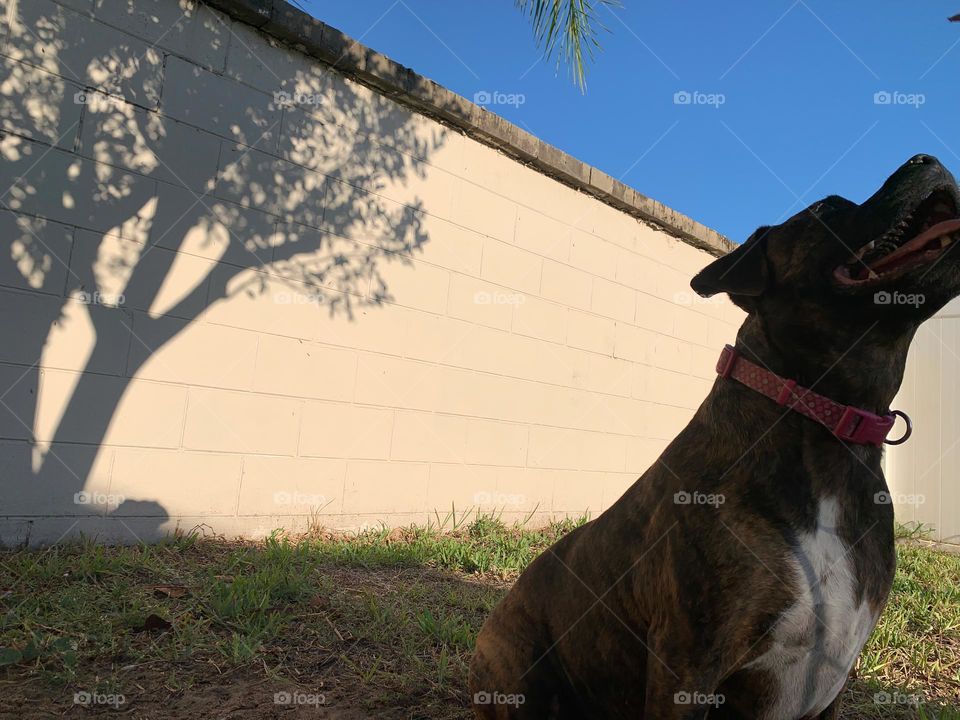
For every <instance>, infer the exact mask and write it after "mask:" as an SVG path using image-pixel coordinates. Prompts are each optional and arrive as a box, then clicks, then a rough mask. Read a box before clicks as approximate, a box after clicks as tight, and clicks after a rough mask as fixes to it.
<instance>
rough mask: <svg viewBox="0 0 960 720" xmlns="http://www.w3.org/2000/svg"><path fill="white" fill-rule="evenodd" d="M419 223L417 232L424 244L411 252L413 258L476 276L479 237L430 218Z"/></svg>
mask: <svg viewBox="0 0 960 720" xmlns="http://www.w3.org/2000/svg"><path fill="white" fill-rule="evenodd" d="M421 220H422V222H421V224H420V230H421V231H422V232H423V233H424V236H425V238H426V241H425V242H424V243H423V244H422V245H421V246H420V247H419V248H418V249H417V250H415V251H413V252H412V253H411V254H412V255H413V257H415V258H420V259H422V260H426V261H427V262H429V263H431V264H433V265H439V266H440V267H443V268H446V269H448V270H453V271H454V272H458V273H463V274H464V275H470V276H471V277H480V261H481V258H482V256H483V241H484V238H483V236H482V235H479V234H477V233H475V232H473V231H471V230H467V229H466V228H463V227H460V226H459V225H454V224H453V223H451V222H447V221H446V220H441V219H440V218H438V217H434V216H433V215H424V216H422V218H421Z"/></svg>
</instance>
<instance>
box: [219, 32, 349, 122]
mask: <svg viewBox="0 0 960 720" xmlns="http://www.w3.org/2000/svg"><path fill="white" fill-rule="evenodd" d="M231 32H232V33H233V38H232V42H231V43H230V49H229V52H228V53H227V64H226V71H225V74H226V75H228V76H229V77H232V78H233V79H234V80H238V81H240V82H242V83H245V84H247V85H252V86H253V87H255V88H257V89H258V90H262V91H264V92H267V93H271V94H272V93H274V92H287V93H290V96H291V100H292V101H293V102H294V105H296V102H295V99H294V96H295V94H297V93H301V94H303V95H304V96H305V97H303V98H302V100H304V101H306V100H307V99H308V97H306V96H309V98H310V99H316V100H317V101H318V102H319V101H320V98H323V99H327V97H328V96H326V91H327V89H328V88H329V87H330V85H331V82H332V81H331V80H330V77H331V76H332V73H330V72H329V70H327V66H326V65H323V64H322V63H320V62H319V61H317V60H316V59H314V58H312V57H310V56H308V55H305V54H303V53H300V52H291V50H290V47H289V46H287V45H283V44H281V43H280V42H278V41H277V40H275V39H274V38H272V37H270V36H268V35H265V34H263V32H260V31H258V30H256V29H254V28H251V27H248V26H247V25H245V24H244V23H242V22H235V23H233V24H232V26H231ZM330 97H332V96H330Z"/></svg>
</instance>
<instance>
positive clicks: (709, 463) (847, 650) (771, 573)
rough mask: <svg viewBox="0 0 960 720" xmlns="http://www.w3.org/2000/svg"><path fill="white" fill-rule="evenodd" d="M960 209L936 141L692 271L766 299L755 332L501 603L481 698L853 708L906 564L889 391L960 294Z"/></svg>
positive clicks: (496, 702)
mask: <svg viewBox="0 0 960 720" xmlns="http://www.w3.org/2000/svg"><path fill="white" fill-rule="evenodd" d="M958 210H960V190H958V188H957V184H956V181H955V180H954V178H953V176H952V175H951V174H950V173H949V172H948V171H947V170H946V169H945V168H944V167H943V165H941V163H940V162H939V161H938V160H937V159H936V158H934V157H932V156H929V155H917V156H916V157H914V158H912V159H910V160H909V161H908V162H907V163H905V164H904V165H903V166H902V167H900V168H899V169H898V170H897V171H896V172H895V173H894V174H893V175H892V176H890V178H889V179H888V180H887V181H886V182H885V183H884V184H883V186H882V187H881V188H880V189H879V190H878V191H877V192H876V193H875V194H874V195H873V196H872V197H870V198H869V199H868V200H866V201H865V202H863V203H862V204H859V205H858V204H857V203H854V202H851V201H850V200H846V199H844V198H842V197H839V196H829V197H826V198H824V199H823V200H821V201H819V202H816V203H814V204H813V205H811V206H810V207H808V208H806V209H805V210H803V211H802V212H800V213H798V214H797V215H795V216H794V217H792V218H790V219H789V220H787V221H786V222H784V223H782V224H780V225H776V226H773V227H761V228H760V229H759V230H757V231H756V232H755V233H754V234H753V235H751V236H750V238H749V239H748V240H747V241H746V242H744V243H743V244H742V245H740V246H739V247H737V248H736V249H735V250H733V251H732V252H730V253H729V254H727V255H725V256H723V257H721V258H719V259H717V260H715V261H714V262H713V263H711V264H710V265H708V266H707V267H706V268H705V269H703V270H702V271H701V272H700V273H699V274H698V275H696V276H695V277H694V278H693V280H692V282H691V286H692V288H693V289H694V290H695V291H696V292H697V293H699V294H700V295H702V296H705V297H709V296H712V295H714V294H716V293H727V294H728V296H729V297H730V299H731V300H732V301H733V302H734V303H736V305H738V306H739V307H741V308H742V309H743V310H744V311H745V312H746V313H747V316H746V320H745V321H744V323H743V325H742V326H741V327H740V329H739V332H738V334H737V340H736V346H735V347H727V348H726V349H724V350H723V352H722V354H721V357H720V361H719V362H718V367H717V370H718V377H717V379H716V381H715V382H714V385H713V387H712V388H711V390H710V393H709V394H708V396H707V398H706V400H704V402H703V404H702V405H701V406H700V408H699V409H698V410H697V411H696V413H695V414H694V416H693V419H692V420H691V421H690V423H689V424H688V425H687V426H686V427H685V428H684V429H683V430H682V431H681V432H680V434H679V435H678V436H677V437H676V438H675V439H674V440H673V441H672V442H671V443H670V444H669V446H668V447H667V448H666V450H664V452H663V454H662V455H661V456H660V458H659V459H658V460H657V461H656V462H655V463H654V464H653V466H652V467H651V468H650V469H649V470H647V471H646V472H645V473H644V474H643V475H642V476H641V477H640V479H639V480H637V481H636V483H634V484H633V485H632V486H631V487H630V488H629V489H628V490H627V491H626V492H625V493H624V495H623V496H622V497H621V498H620V499H619V500H618V501H617V502H616V503H614V504H613V505H612V506H611V507H610V508H608V509H607V510H606V511H605V512H604V513H602V514H601V515H600V516H599V517H597V518H596V519H594V520H593V521H591V522H588V523H586V524H584V525H582V526H581V527H579V528H577V529H576V530H574V531H573V532H570V533H569V534H567V535H566V536H564V537H563V538H561V539H560V540H559V541H558V542H557V543H556V544H554V545H553V546H552V547H550V548H549V549H548V550H547V551H546V552H544V553H543V554H541V555H540V556H539V557H538V558H537V559H536V560H534V562H533V563H531V564H530V566H529V567H528V568H527V569H526V570H525V571H524V572H523V573H522V575H521V576H520V577H519V579H518V580H517V582H516V583H515V585H514V586H513V588H512V589H511V590H510V592H509V593H508V594H507V595H506V597H505V598H504V599H503V600H502V601H501V602H500V604H499V605H498V606H497V607H496V608H495V609H494V610H493V611H492V613H491V614H490V616H489V617H488V618H487V620H486V622H485V624H484V625H483V628H482V630H481V632H480V634H479V636H478V638H477V642H476V648H475V652H474V655H473V659H472V662H471V667H470V682H469V685H470V692H471V693H472V695H473V704H474V712H475V715H476V717H477V718H481V719H486V718H518V719H526V718H537V719H538V720H542V719H543V718H555V719H558V720H569V719H572V718H630V719H631V720H636V719H637V718H647V719H649V720H681V719H683V720H702V719H703V718H707V717H709V718H710V719H711V720H715V719H717V718H720V719H726V720H734V719H737V718H758V719H759V720H799V719H801V718H802V719H805V720H808V719H813V718H819V719H820V720H826V719H831V718H836V717H837V713H838V703H839V700H838V698H839V696H840V694H841V692H842V690H843V688H844V685H845V682H846V680H847V677H848V675H849V672H850V670H851V668H852V667H853V665H854V662H855V661H856V658H857V656H858V655H859V653H860V650H861V649H862V647H863V645H864V643H865V642H866V640H867V638H868V636H869V635H870V633H871V632H872V630H873V628H874V627H875V625H876V623H877V620H878V618H879V617H880V613H881V611H882V610H883V607H884V605H885V603H886V600H887V596H888V593H889V592H890V587H891V584H892V582H893V577H894V570H895V566H896V553H895V547H894V518H893V508H892V506H891V504H890V501H889V494H888V492H889V491H888V488H887V484H886V480H885V479H884V475H883V471H882V469H881V447H882V443H883V442H884V440H885V439H887V441H888V442H896V441H897V436H903V435H905V434H907V433H908V432H909V430H905V429H904V428H903V422H902V421H901V420H900V419H899V418H898V415H902V413H896V411H894V413H891V411H890V409H889V405H890V403H891V401H892V400H893V398H894V396H895V395H896V392H897V390H898V388H899V386H900V383H901V380H902V378H903V371H904V364H905V362H906V357H907V349H908V348H909V345H910V342H911V340H912V338H913V336H914V333H915V332H916V330H917V327H918V326H919V325H920V323H922V322H923V321H924V320H926V319H927V318H929V317H930V316H932V315H933V314H934V313H935V312H936V311H937V310H938V309H939V308H941V307H942V306H943V305H945V304H946V303H947V302H948V301H949V300H951V299H952V298H953V297H955V296H956V295H958V294H960V253H958V252H956V251H953V244H952V243H953V240H954V239H958V240H960V219H958V215H960V212H958ZM904 298H906V299H907V300H908V301H903V302H902V301H901V300H903V299H904ZM911 298H912V301H910V299H911ZM719 351H720V349H719V348H718V354H720V353H719ZM903 417H904V419H906V420H908V418H906V417H905V416H903ZM895 422H896V425H895V426H894V423H895Z"/></svg>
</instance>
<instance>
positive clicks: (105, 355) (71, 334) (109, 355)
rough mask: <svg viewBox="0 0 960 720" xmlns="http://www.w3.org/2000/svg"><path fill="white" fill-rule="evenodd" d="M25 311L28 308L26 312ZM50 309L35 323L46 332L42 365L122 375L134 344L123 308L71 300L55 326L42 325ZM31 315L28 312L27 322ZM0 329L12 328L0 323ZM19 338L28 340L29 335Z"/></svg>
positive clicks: (66, 302)
mask: <svg viewBox="0 0 960 720" xmlns="http://www.w3.org/2000/svg"><path fill="white" fill-rule="evenodd" d="M24 310H25V311H26V308H24ZM48 312H49V308H44V309H43V311H42V316H41V317H37V316H36V315H33V319H34V320H35V321H36V322H38V323H40V327H41V328H46V330H47V336H46V339H45V341H44V344H43V354H42V356H41V361H40V362H41V365H42V366H43V367H46V368H57V369H60V370H73V371H76V372H81V371H82V372H95V373H106V374H109V375H122V374H123V373H124V369H125V366H126V361H127V352H128V348H129V346H130V342H131V331H130V325H131V319H130V313H129V312H127V311H125V310H123V309H122V308H114V307H104V306H101V305H96V304H91V303H89V302H78V301H76V300H73V299H70V300H67V301H65V302H63V304H62V305H61V307H60V312H59V316H58V317H57V318H56V320H55V321H54V322H52V323H50V322H49V320H48V322H47V324H46V325H44V324H43V320H44V319H45V318H49V317H50V316H49V315H48V314H47V313H48ZM29 317H30V314H28V313H26V312H25V315H24V318H25V319H26V318H29ZM0 327H3V328H4V329H5V331H6V328H10V327H11V325H9V324H4V323H3V322H2V320H0ZM17 337H24V338H25V337H29V335H28V334H27V333H24V334H23V335H18V336H17Z"/></svg>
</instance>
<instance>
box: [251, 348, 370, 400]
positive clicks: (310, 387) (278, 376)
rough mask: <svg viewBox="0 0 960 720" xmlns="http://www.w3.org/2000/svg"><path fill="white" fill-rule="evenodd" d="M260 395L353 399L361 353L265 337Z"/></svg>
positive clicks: (256, 380)
mask: <svg viewBox="0 0 960 720" xmlns="http://www.w3.org/2000/svg"><path fill="white" fill-rule="evenodd" d="M256 358H257V362H256V370H255V372H254V374H253V389H254V391H256V392H264V393H275V394H278V395H291V396H294V397H303V398H316V399H323V400H339V401H342V402H350V401H351V400H353V389H354V381H355V380H356V374H357V354H356V352H353V351H352V350H346V349H340V348H332V347H325V346H323V345H318V344H316V343H312V342H305V341H303V340H292V339H290V338H284V337H277V336H275V335H263V336H261V337H260V346H259V349H258V350H257V353H256Z"/></svg>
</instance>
